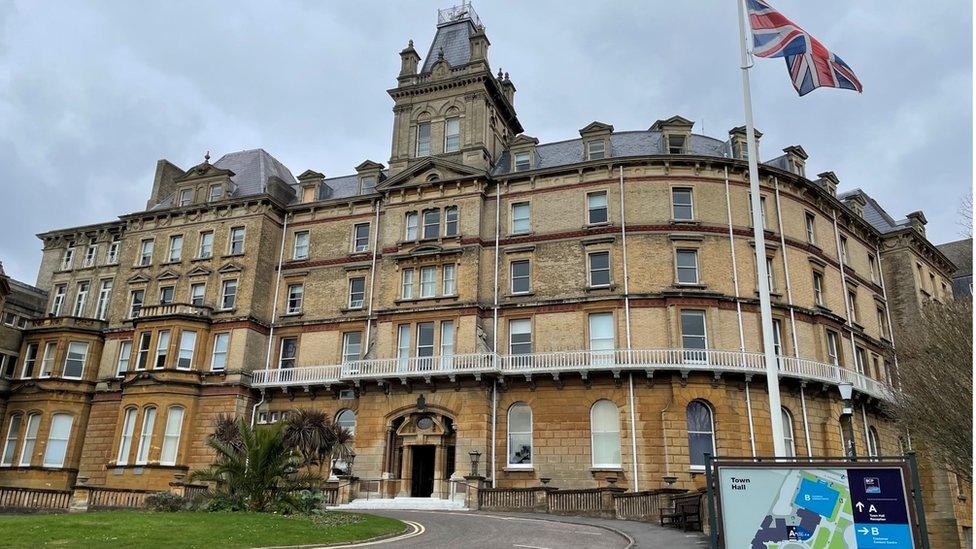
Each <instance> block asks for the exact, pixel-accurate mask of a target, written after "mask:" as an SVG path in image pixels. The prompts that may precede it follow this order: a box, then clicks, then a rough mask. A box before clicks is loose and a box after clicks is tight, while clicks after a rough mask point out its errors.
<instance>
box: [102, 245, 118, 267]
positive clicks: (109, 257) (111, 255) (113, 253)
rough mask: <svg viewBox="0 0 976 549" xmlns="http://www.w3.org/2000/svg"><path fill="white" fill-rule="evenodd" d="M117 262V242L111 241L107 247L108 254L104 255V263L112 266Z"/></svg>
mask: <svg viewBox="0 0 976 549" xmlns="http://www.w3.org/2000/svg"><path fill="white" fill-rule="evenodd" d="M118 262H119V242H118V241H113V242H112V243H111V244H109V245H108V253H107V254H106V255H105V263H107V264H108V265H113V264H115V263H118Z"/></svg>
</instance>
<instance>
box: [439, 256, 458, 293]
mask: <svg viewBox="0 0 976 549" xmlns="http://www.w3.org/2000/svg"><path fill="white" fill-rule="evenodd" d="M441 293H442V294H443V295H446V296H451V295H457V265H455V264H454V263H447V264H445V265H442V266H441Z"/></svg>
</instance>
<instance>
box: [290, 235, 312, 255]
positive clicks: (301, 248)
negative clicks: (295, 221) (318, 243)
mask: <svg viewBox="0 0 976 549" xmlns="http://www.w3.org/2000/svg"><path fill="white" fill-rule="evenodd" d="M308 235H309V233H308V231H298V232H296V233H295V246H294V250H293V251H292V256H291V257H292V259H308V241H309V240H308V239H309V236H308Z"/></svg>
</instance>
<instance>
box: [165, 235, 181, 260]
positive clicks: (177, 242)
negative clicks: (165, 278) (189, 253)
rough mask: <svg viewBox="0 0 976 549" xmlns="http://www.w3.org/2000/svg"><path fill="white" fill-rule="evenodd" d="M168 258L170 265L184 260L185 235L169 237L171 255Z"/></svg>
mask: <svg viewBox="0 0 976 549" xmlns="http://www.w3.org/2000/svg"><path fill="white" fill-rule="evenodd" d="M167 257H168V261H169V262H170V263H177V262H179V261H181V260H182V259H183V235H181V234H174V235H172V236H170V237H169V255H168V256H167Z"/></svg>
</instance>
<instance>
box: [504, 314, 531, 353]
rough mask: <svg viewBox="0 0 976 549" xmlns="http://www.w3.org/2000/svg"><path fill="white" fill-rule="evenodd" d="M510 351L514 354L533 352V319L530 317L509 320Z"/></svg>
mask: <svg viewBox="0 0 976 549" xmlns="http://www.w3.org/2000/svg"><path fill="white" fill-rule="evenodd" d="M508 352H509V354H512V355H527V354H530V353H532V321H531V320H529V319H528V318H519V319H513V320H510V321H509V322H508Z"/></svg>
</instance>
